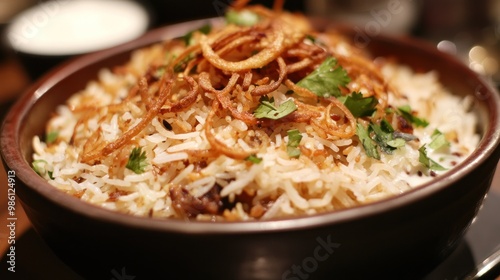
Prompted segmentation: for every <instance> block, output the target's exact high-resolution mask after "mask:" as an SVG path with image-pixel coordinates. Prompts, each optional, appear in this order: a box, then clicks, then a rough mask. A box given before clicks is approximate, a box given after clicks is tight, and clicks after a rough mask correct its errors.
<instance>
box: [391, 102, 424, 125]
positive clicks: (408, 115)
mask: <svg viewBox="0 0 500 280" xmlns="http://www.w3.org/2000/svg"><path fill="white" fill-rule="evenodd" d="M398 111H399V113H400V114H401V116H402V117H403V118H405V119H406V120H407V121H409V122H410V123H412V124H414V125H416V126H421V127H426V126H428V125H429V122H428V121H426V120H425V119H422V118H419V117H417V116H415V115H413V113H412V110H411V107H410V106H409V105H405V106H401V107H398Z"/></svg>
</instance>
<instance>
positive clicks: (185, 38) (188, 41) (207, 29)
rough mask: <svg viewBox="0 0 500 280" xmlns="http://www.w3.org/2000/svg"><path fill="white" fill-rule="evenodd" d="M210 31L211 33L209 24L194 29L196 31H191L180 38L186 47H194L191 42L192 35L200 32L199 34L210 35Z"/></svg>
mask: <svg viewBox="0 0 500 280" xmlns="http://www.w3.org/2000/svg"><path fill="white" fill-rule="evenodd" d="M210 31H212V25H210V24H208V23H207V24H205V25H203V26H202V27H200V28H198V29H196V30H193V31H190V32H188V33H186V35H184V36H182V40H183V41H184V43H185V44H186V46H191V45H194V43H195V42H193V34H194V33H195V32H200V33H203V34H208V33H210Z"/></svg>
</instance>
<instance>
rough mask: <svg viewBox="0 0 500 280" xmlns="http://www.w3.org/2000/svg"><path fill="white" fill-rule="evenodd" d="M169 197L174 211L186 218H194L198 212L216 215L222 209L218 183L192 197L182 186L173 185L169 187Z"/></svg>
mask: <svg viewBox="0 0 500 280" xmlns="http://www.w3.org/2000/svg"><path fill="white" fill-rule="evenodd" d="M170 198H171V199H172V206H173V207H174V209H175V211H176V212H177V213H178V214H179V215H180V216H182V217H185V218H188V219H191V218H195V217H196V216H197V215H199V214H211V215H216V214H220V213H221V211H222V205H223V203H222V201H221V197H220V186H218V185H215V186H214V187H213V188H212V189H211V190H210V191H208V192H207V193H206V194H204V195H203V196H201V197H194V196H193V195H191V194H190V193H189V191H188V190H186V189H185V188H183V187H180V186H178V187H173V188H171V189H170Z"/></svg>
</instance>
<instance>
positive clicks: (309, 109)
mask: <svg viewBox="0 0 500 280" xmlns="http://www.w3.org/2000/svg"><path fill="white" fill-rule="evenodd" d="M247 2H248V1H245V0H241V1H236V2H235V4H234V5H233V8H235V9H242V8H243V7H244V6H246V3H247ZM282 5H283V1H276V2H275V7H274V10H269V9H266V8H264V7H262V6H253V7H249V10H250V11H252V12H255V13H257V14H258V15H259V16H260V17H261V18H262V20H261V21H260V22H259V23H257V24H256V25H254V26H249V27H239V26H236V25H227V26H225V27H223V28H217V29H215V30H214V31H212V32H210V33H209V34H207V35H205V34H201V33H196V36H195V37H193V38H194V40H192V41H191V42H190V45H185V44H184V42H183V41H182V40H177V41H175V40H174V41H175V42H176V43H172V42H170V43H168V42H167V43H165V45H164V46H165V51H166V52H168V51H170V49H174V51H172V53H171V54H172V55H169V56H168V57H169V58H162V59H164V61H161V63H162V64H161V65H162V66H161V67H164V68H165V69H162V70H165V72H167V73H165V74H163V75H162V76H161V77H159V74H158V69H159V68H158V67H157V66H156V65H158V64H152V65H151V67H150V68H149V70H148V72H147V73H146V74H145V75H144V76H143V77H142V78H140V79H139V81H138V82H137V84H136V85H134V86H132V87H131V89H130V91H129V95H128V96H127V97H125V99H123V100H122V101H121V103H120V104H111V105H107V106H102V107H99V106H90V107H89V108H79V110H80V111H81V112H80V114H81V116H83V117H82V118H81V119H80V120H78V121H77V124H76V126H75V128H74V132H73V138H72V141H77V140H78V141H85V142H84V144H83V151H82V153H81V154H80V158H81V161H82V162H84V163H89V164H92V163H96V162H100V161H102V159H103V158H104V157H106V156H108V155H110V154H112V153H113V152H114V151H116V150H118V149H120V148H123V147H124V146H126V145H127V144H128V143H130V142H132V141H134V140H133V139H134V137H136V136H137V135H139V134H140V133H141V132H142V131H144V130H145V128H146V127H147V126H148V124H149V123H150V122H151V120H152V119H153V118H155V117H160V118H162V117H164V118H165V117H171V116H173V114H172V113H178V112H183V111H186V110H187V109H188V108H190V107H191V106H192V105H193V104H195V103H197V101H201V102H203V103H204V104H205V105H206V106H207V109H208V108H210V111H209V113H208V116H207V118H206V120H205V123H204V124H203V125H204V132H205V136H206V139H207V141H208V142H209V144H210V148H206V149H205V150H203V152H200V151H187V153H188V154H189V155H190V158H192V157H198V158H199V157H205V158H213V157H216V156H218V155H220V154H223V155H225V156H228V157H231V158H235V159H245V158H247V157H248V156H250V155H251V154H252V153H255V152H256V150H252V151H248V150H245V149H243V148H235V147H233V146H229V145H228V144H226V143H224V141H222V140H221V139H222V138H220V137H216V135H215V133H216V131H218V130H219V128H218V127H214V123H218V122H216V121H215V120H216V119H217V117H216V116H218V117H220V118H222V117H223V116H225V115H230V116H231V117H232V118H234V119H237V120H240V121H242V122H244V123H245V124H246V125H247V126H248V130H249V131H251V130H253V131H254V132H255V134H258V133H268V132H269V131H272V130H273V127H274V125H276V124H280V123H307V124H309V125H310V126H311V127H312V129H313V130H314V131H315V132H316V133H317V134H318V135H320V136H322V137H325V138H330V139H339V138H350V137H353V136H354V135H355V133H356V122H357V120H356V118H355V117H354V116H353V115H352V113H351V112H350V111H349V109H348V108H347V107H346V106H345V105H344V104H343V103H342V102H340V101H339V100H338V99H336V98H334V97H330V98H324V97H319V96H317V95H316V94H315V93H314V92H312V91H311V90H309V89H307V88H304V87H301V86H298V85H297V83H298V82H299V81H300V80H301V79H303V78H304V77H306V76H307V75H308V74H309V73H311V72H312V71H314V70H315V69H317V68H318V66H319V65H320V64H321V63H322V62H323V61H324V60H325V58H326V57H328V56H333V57H335V58H336V59H337V60H338V63H339V65H340V66H342V67H343V68H344V69H345V70H346V71H347V73H348V76H349V77H350V79H351V83H349V84H348V85H347V86H345V87H342V88H341V91H342V93H343V94H350V93H351V92H353V91H360V90H361V89H363V95H364V96H375V97H376V98H377V100H378V105H377V107H376V108H377V113H376V114H375V115H374V116H371V118H373V119H374V120H376V119H377V118H379V117H382V116H383V114H385V109H386V107H387V106H388V94H389V92H393V93H395V91H394V89H393V88H392V86H391V85H390V84H389V83H388V82H387V81H386V80H385V79H384V77H383V75H382V73H381V72H380V70H379V69H378V68H377V66H376V65H375V64H374V63H373V62H372V61H371V60H370V59H369V58H367V57H365V56H364V54H363V53H362V52H361V51H359V50H358V51H356V50H351V49H349V48H353V47H352V46H348V47H347V49H346V48H342V47H335V46H336V45H338V44H340V41H336V40H338V38H337V37H331V38H325V39H324V40H326V41H324V42H323V41H319V42H320V43H317V41H314V40H309V39H306V35H307V34H310V35H316V33H309V32H310V29H308V28H309V26H308V24H306V23H305V22H303V21H302V20H303V19H302V18H298V17H294V16H293V15H292V14H289V13H285V12H282V11H281V9H282ZM297 25H300V27H298V26H297ZM318 38H320V39H321V36H318ZM343 43H345V42H343ZM168 46H170V47H168ZM174 54H175V55H174ZM173 72H177V73H178V74H174V73H173ZM277 90H285V91H286V90H289V91H292V92H293V94H291V95H288V96H287V98H290V99H292V100H293V102H294V103H295V105H296V107H297V108H296V110H294V111H293V112H291V113H289V114H288V115H286V116H284V117H282V118H280V119H277V120H273V119H265V118H263V119H259V118H257V117H256V116H255V115H254V111H255V110H256V108H259V106H261V105H263V103H262V100H263V99H261V98H262V97H263V96H267V97H268V98H270V97H271V96H276V95H275V94H277V93H276V91H277ZM268 100H270V99H268ZM132 106H135V107H134V108H137V107H139V108H141V109H142V110H144V112H145V113H144V116H143V118H142V119H140V121H139V122H138V123H137V124H136V125H134V126H133V127H130V124H129V123H126V122H125V121H121V122H120V123H119V126H120V130H121V131H125V132H124V133H123V134H122V135H120V136H119V137H118V138H117V139H116V140H113V141H111V142H107V141H106V140H105V139H104V137H103V135H102V134H103V131H102V129H101V127H99V128H98V129H97V130H95V131H94V132H93V133H90V135H89V133H87V134H85V135H84V136H82V134H83V133H81V132H82V131H87V130H88V121H89V120H90V119H91V118H92V117H94V116H95V115H98V116H103V112H107V113H106V114H108V115H110V113H111V112H114V113H115V114H116V113H118V114H119V113H125V112H128V111H130V108H131V107H132ZM106 114H104V115H106ZM110 118H111V117H109V116H108V117H101V119H99V121H98V123H105V122H107V121H110ZM193 127H194V126H193ZM252 133H253V132H252ZM76 135H78V137H77V136H76ZM238 136H243V137H245V136H244V135H238ZM251 141H252V140H250V142H251Z"/></svg>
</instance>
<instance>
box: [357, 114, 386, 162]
mask: <svg viewBox="0 0 500 280" xmlns="http://www.w3.org/2000/svg"><path fill="white" fill-rule="evenodd" d="M356 135H358V138H359V140H360V141H361V144H362V145H363V148H365V152H366V155H367V156H369V157H372V158H375V159H380V154H379V152H378V149H377V144H376V143H375V141H373V139H372V138H371V137H370V133H369V132H368V130H367V129H366V128H365V127H364V126H363V125H362V124H360V123H358V124H357V126H356Z"/></svg>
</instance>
